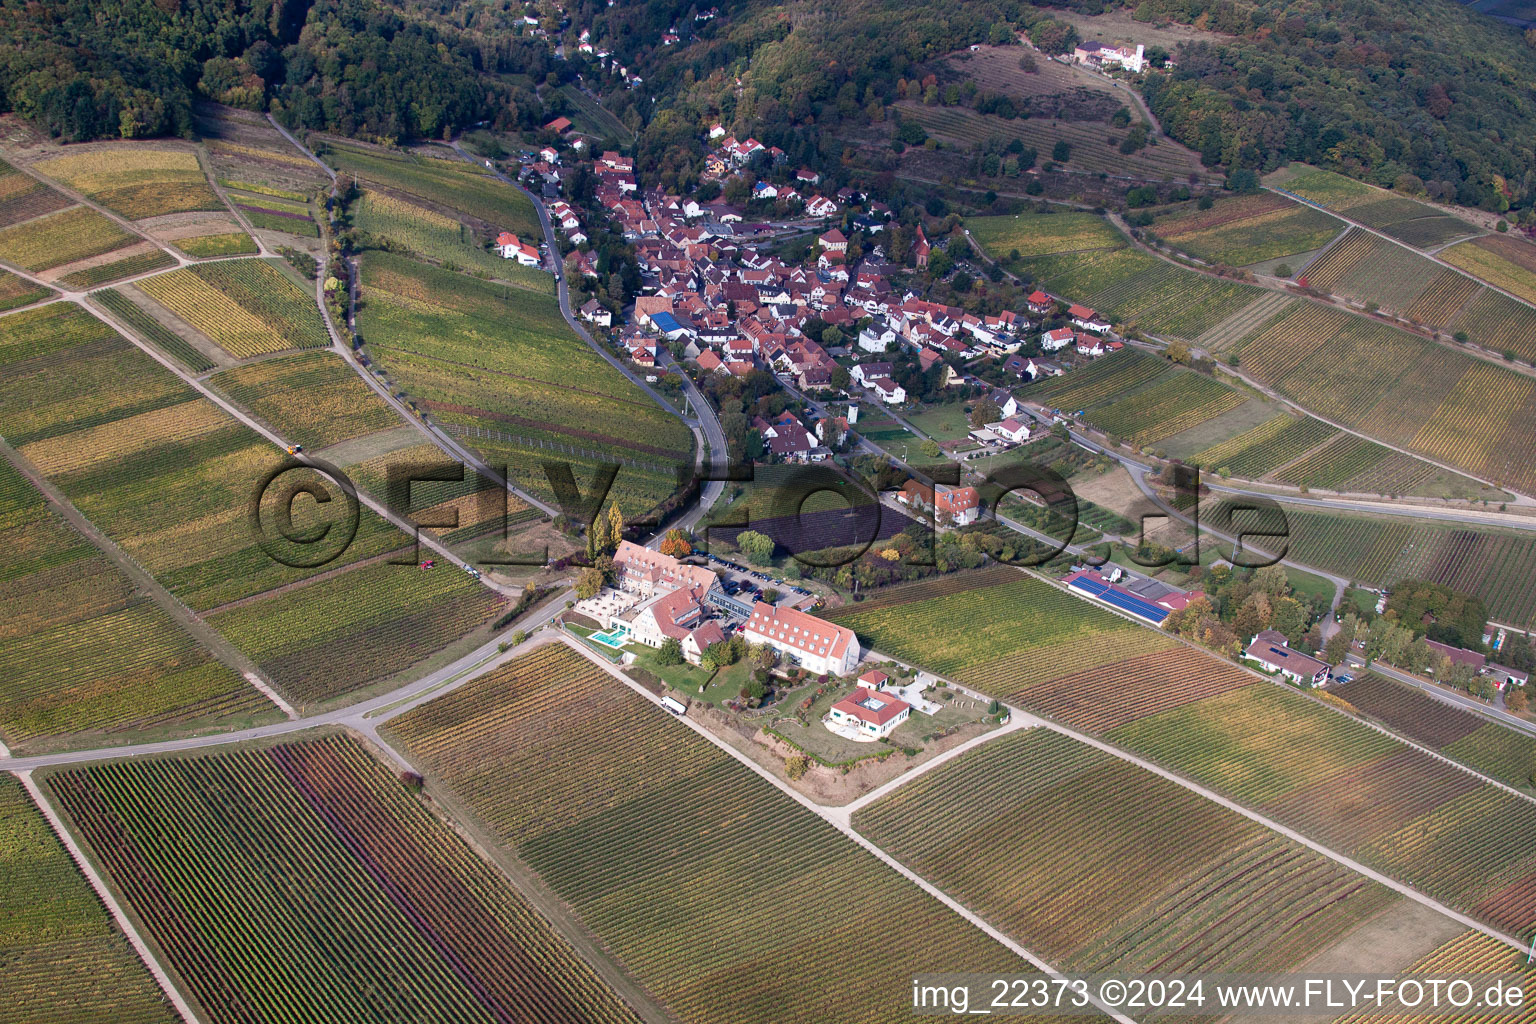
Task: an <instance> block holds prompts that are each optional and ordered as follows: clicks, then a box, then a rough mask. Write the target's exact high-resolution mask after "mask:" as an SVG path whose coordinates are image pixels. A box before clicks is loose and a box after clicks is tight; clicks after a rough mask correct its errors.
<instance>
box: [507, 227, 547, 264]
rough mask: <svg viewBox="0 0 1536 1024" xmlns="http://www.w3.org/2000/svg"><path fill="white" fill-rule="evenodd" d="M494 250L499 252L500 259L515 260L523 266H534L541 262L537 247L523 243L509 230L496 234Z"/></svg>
mask: <svg viewBox="0 0 1536 1024" xmlns="http://www.w3.org/2000/svg"><path fill="white" fill-rule="evenodd" d="M496 251H497V252H499V253H501V258H502V259H505V260H517V262H519V263H521V264H522V265H523V266H525V267H536V266H538V265H539V264H540V263H542V262H543V260H541V259H540V258H539V250H538V249H537V248H535V247H534V246H531V245H524V244H523V243H522V242H520V241H518V238H517V236H516V235H514V234H513V233H512V232H510V231H503V232H502V233H501V234H499V235H497V236H496Z"/></svg>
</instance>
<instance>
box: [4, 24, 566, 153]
mask: <svg viewBox="0 0 1536 1024" xmlns="http://www.w3.org/2000/svg"><path fill="white" fill-rule="evenodd" d="M0 11H3V17H0V100H3V103H4V107H5V108H6V109H9V110H14V111H15V112H17V113H19V114H21V115H22V116H24V117H27V118H29V119H31V120H33V121H35V122H36V123H37V124H38V126H39V127H40V128H42V129H44V130H46V131H48V132H49V133H51V134H53V135H56V136H58V137H60V138H63V139H65V140H67V141H80V140H85V139H93V138H117V137H125V138H135V137H140V136H152V135H187V134H190V133H191V130H192V104H193V101H194V100H195V99H196V98H197V97H198V96H199V95H202V96H207V97H208V98H210V99H214V100H218V101H219V102H221V103H228V104H231V105H233V106H240V107H245V108H248V109H252V110H266V109H269V108H270V109H271V110H273V111H274V112H276V113H278V114H279V116H281V117H282V118H283V119H284V120H286V121H288V122H289V123H290V124H292V125H302V126H303V127H306V128H323V129H327V130H331V131H338V132H342V133H344V134H349V135H351V134H361V135H367V136H373V137H380V138H404V137H412V136H426V137H442V136H443V135H444V134H445V133H446V134H451V133H452V132H454V131H457V130H458V129H460V128H463V127H466V126H468V125H470V124H472V123H474V122H476V121H479V120H492V121H498V122H500V123H501V124H503V125H512V124H521V125H522V126H525V127H526V126H528V125H530V124H533V123H535V122H536V121H537V119H538V117H539V115H540V114H541V113H542V111H541V108H540V106H539V103H538V100H537V98H536V97H535V96H534V95H533V93H532V92H531V91H530V89H529V88H528V87H527V83H519V82H518V81H516V80H508V77H504V76H511V75H513V74H516V75H520V76H525V75H528V74H536V75H542V74H543V73H544V72H543V69H544V66H545V65H546V64H548V63H549V62H551V61H552V60H553V58H552V57H551V55H550V53H549V47H548V45H547V44H546V43H545V42H544V41H543V40H535V39H529V40H526V41H525V40H521V39H517V38H515V37H511V36H505V35H504V36H501V37H500V38H499V39H498V40H497V41H496V42H495V43H490V42H487V40H485V39H484V38H475V37H469V36H467V35H466V34H465V33H461V32H458V31H454V30H453V29H451V28H448V27H445V26H442V25H436V24H427V23H425V22H424V21H423V20H420V19H414V18H411V17H408V16H407V15H406V14H404V13H402V11H401V10H398V9H394V8H391V7H390V6H389V5H387V4H384V3H379V2H375V0H319V2H316V3H314V4H312V5H311V4H310V3H308V2H307V0H180V2H179V3H178V2H176V0H171V2H168V3H167V2H163V0H161V2H151V0H104V2H94V0H42V2H35V0H34V2H27V0H4V2H3V4H0Z"/></svg>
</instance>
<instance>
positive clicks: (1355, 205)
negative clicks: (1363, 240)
mask: <svg viewBox="0 0 1536 1024" xmlns="http://www.w3.org/2000/svg"><path fill="white" fill-rule="evenodd" d="M1265 184H1268V185H1272V186H1275V187H1277V188H1283V189H1285V190H1286V191H1288V192H1294V193H1296V194H1297V195H1299V196H1301V197H1302V198H1304V199H1310V200H1312V201H1313V202H1314V203H1318V204H1319V205H1321V206H1326V207H1328V208H1329V209H1330V210H1337V211H1339V212H1341V213H1343V214H1344V215H1345V216H1347V217H1349V218H1351V219H1352V220H1357V221H1359V222H1360V223H1362V224H1365V225H1366V226H1368V227H1372V228H1375V229H1376V230H1378V231H1381V232H1383V233H1385V234H1388V235H1391V236H1392V237H1393V238H1396V239H1398V240H1399V241H1402V242H1407V243H1408V244H1409V245H1414V246H1418V247H1420V248H1426V247H1429V246H1434V245H1439V244H1442V243H1444V242H1448V241H1450V240H1451V239H1453V238H1461V237H1464V236H1466V235H1470V234H1473V233H1474V232H1476V231H1477V228H1476V227H1474V226H1473V225H1472V224H1470V223H1468V222H1467V221H1464V220H1462V219H1461V218H1459V217H1453V216H1451V215H1450V214H1448V213H1443V212H1441V211H1440V210H1438V209H1436V208H1435V207H1433V206H1429V205H1427V204H1425V203H1420V202H1418V201H1416V200H1414V199H1410V198H1408V197H1407V196H1402V195H1397V194H1394V193H1392V192H1389V191H1387V190H1385V189H1379V188H1372V187H1371V186H1370V185H1367V184H1365V183H1364V182H1361V181H1356V180H1355V179H1353V178H1346V177H1345V176H1344V175H1342V174H1335V173H1334V172H1332V171H1325V170H1322V169H1320V168H1316V167H1307V166H1305V165H1303V164H1297V165H1294V166H1292V167H1287V168H1284V169H1282V170H1280V171H1276V172H1275V173H1274V174H1272V175H1270V176H1269V177H1268V178H1266V179H1265Z"/></svg>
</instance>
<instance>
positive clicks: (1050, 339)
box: [1040, 327, 1077, 352]
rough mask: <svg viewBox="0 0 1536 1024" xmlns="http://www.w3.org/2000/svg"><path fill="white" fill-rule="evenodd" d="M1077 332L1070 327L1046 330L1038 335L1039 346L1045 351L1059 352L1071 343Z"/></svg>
mask: <svg viewBox="0 0 1536 1024" xmlns="http://www.w3.org/2000/svg"><path fill="white" fill-rule="evenodd" d="M1076 336H1077V332H1075V331H1073V330H1072V328H1070V327H1058V328H1056V329H1055V330H1054V331H1046V332H1045V333H1044V334H1042V335H1040V347H1041V348H1043V349H1045V351H1047V352H1059V351H1061V350H1062V349H1064V348H1066V347H1067V346H1068V345H1070V344H1072V339H1073V338H1075V337H1076Z"/></svg>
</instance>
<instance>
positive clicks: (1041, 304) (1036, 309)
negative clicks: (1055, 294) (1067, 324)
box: [1029, 291, 1056, 316]
mask: <svg viewBox="0 0 1536 1024" xmlns="http://www.w3.org/2000/svg"><path fill="white" fill-rule="evenodd" d="M1055 308H1056V300H1055V299H1053V298H1051V297H1050V296H1049V295H1047V294H1046V293H1045V292H1042V291H1033V292H1030V293H1029V311H1030V312H1031V313H1034V314H1035V315H1036V316H1045V315H1047V314H1048V313H1050V312H1051V311H1052V310H1053V309H1055Z"/></svg>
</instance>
